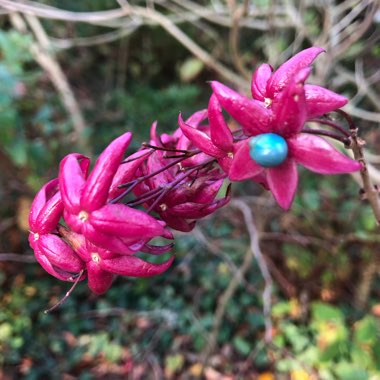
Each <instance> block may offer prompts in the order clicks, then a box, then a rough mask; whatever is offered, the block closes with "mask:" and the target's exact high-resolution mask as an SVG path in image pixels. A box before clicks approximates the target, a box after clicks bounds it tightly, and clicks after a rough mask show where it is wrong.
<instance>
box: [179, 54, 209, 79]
mask: <svg viewBox="0 0 380 380" xmlns="http://www.w3.org/2000/svg"><path fill="white" fill-rule="evenodd" d="M203 68H204V64H203V62H202V61H201V60H199V59H198V58H189V59H187V60H186V61H185V62H184V63H183V64H182V65H181V67H180V69H179V76H180V78H181V81H182V82H190V81H192V80H193V79H195V78H196V77H197V76H198V75H199V74H200V73H201V71H202V70H203Z"/></svg>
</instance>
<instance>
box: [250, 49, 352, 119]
mask: <svg viewBox="0 0 380 380" xmlns="http://www.w3.org/2000/svg"><path fill="white" fill-rule="evenodd" d="M324 51H325V50H324V49H322V48H319V47H311V48H308V49H305V50H302V51H301V52H299V53H298V54H296V55H295V56H294V57H292V58H290V59H289V60H288V61H286V62H285V63H283V64H282V65H281V66H280V67H279V68H278V69H277V70H276V71H275V72H273V69H272V67H271V66H270V65H268V64H262V65H261V66H259V68H258V69H257V70H256V71H255V72H254V74H253V76H252V84H251V90H252V97H253V99H255V100H258V101H261V102H264V104H265V105H266V106H267V107H270V105H271V104H272V102H275V101H276V97H277V95H278V94H279V93H280V92H281V91H282V90H283V89H284V88H285V87H286V86H287V85H288V84H289V83H290V81H291V80H292V78H293V76H294V75H295V74H296V73H297V72H299V71H300V70H301V69H303V68H307V67H308V66H310V65H311V64H312V63H313V61H314V60H315V58H316V57H317V56H318V55H319V54H321V53H322V52H324ZM272 72H273V73H272ZM304 89H305V103H306V112H307V118H308V119H310V118H313V117H316V116H321V115H323V114H325V113H328V112H331V111H333V110H335V109H337V108H340V107H343V106H344V105H345V104H346V103H347V101H348V100H347V98H345V97H344V96H341V95H338V94H336V93H334V92H332V91H330V90H327V89H325V88H323V87H320V86H315V85H311V84H306V85H305V86H304Z"/></svg>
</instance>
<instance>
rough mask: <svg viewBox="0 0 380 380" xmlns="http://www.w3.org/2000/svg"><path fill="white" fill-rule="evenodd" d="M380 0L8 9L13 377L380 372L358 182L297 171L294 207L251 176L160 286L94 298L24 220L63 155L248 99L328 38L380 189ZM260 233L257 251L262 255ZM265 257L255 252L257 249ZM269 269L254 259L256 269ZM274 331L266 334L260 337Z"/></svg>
mask: <svg viewBox="0 0 380 380" xmlns="http://www.w3.org/2000/svg"><path fill="white" fill-rule="evenodd" d="M378 7H379V2H378V1H377V0H362V1H354V0H344V1H338V0H321V1H317V2H315V1H309V0H281V1H271V0H252V1H239V0H211V1H189V0H146V1H136V0H131V1H128V2H127V1H126V0H118V1H116V0H82V1H74V0H65V1H62V0H61V1H58V0H46V1H27V0H26V1H18V0H13V1H9V0H0V23H1V29H0V200H1V202H0V284H1V287H0V378H1V379H21V378H22V379H65V380H69V379H81V380H85V379H133V380H138V379H198V378H204V379H208V380H214V379H215V380H216V379H222V380H234V379H259V380H272V379H280V380H281V379H292V380H306V379H326V380H330V379H331V380H333V379H343V380H366V379H369V380H375V379H380V328H379V318H380V299H379V296H380V278H379V274H380V256H379V254H380V250H379V248H380V235H379V228H378V226H377V225H376V221H375V218H374V217H373V215H372V213H371V209H370V208H369V206H368V205H367V204H366V202H365V201H362V200H361V199H360V197H359V190H360V183H359V182H358V178H355V177H353V176H350V175H342V176H331V177H323V176H320V175H316V174H313V173H310V172H308V171H306V170H305V171H304V170H300V186H299V189H298V193H297V197H296V200H295V203H294V205H293V207H292V210H291V211H289V212H283V211H281V210H280V209H279V207H278V206H276V205H275V203H274V201H273V200H272V198H271V196H270V194H268V193H267V192H264V191H263V190H262V189H261V188H260V187H258V186H256V185H254V184H253V183H250V182H247V183H241V184H234V186H233V198H234V201H233V202H231V204H230V205H228V206H226V207H224V209H222V210H219V211H218V212H217V213H215V214H214V215H213V216H211V217H209V218H207V219H206V220H203V221H201V222H199V223H198V225H197V227H196V228H195V230H194V231H193V232H192V233H189V234H177V235H176V240H175V242H176V245H175V249H174V251H175V253H176V260H175V263H174V265H173V266H172V268H171V269H169V270H168V271H167V272H166V273H165V274H163V275H161V276H158V277H156V278H148V279H128V278H119V279H117V280H116V281H115V283H114V285H113V287H112V288H111V289H110V290H109V291H108V292H107V294H105V295H103V296H100V297H97V296H95V295H94V294H91V292H90V291H89V290H88V288H87V286H86V283H85V282H83V283H79V285H78V286H77V288H76V289H75V291H74V292H73V293H72V294H71V296H70V297H69V298H68V300H67V301H66V302H65V303H64V304H63V305H62V306H61V307H60V308H59V309H57V310H56V311H54V312H53V313H51V314H44V313H43V311H44V310H45V309H46V308H48V307H50V306H52V305H54V304H55V303H56V302H57V301H58V300H59V299H60V298H61V297H62V296H63V295H64V294H65V293H66V292H67V290H68V289H69V287H70V284H68V283H62V282H59V281H58V280H56V279H54V278H52V277H50V276H49V275H48V274H47V273H45V272H44V271H43V270H42V268H41V267H40V266H39V265H38V264H36V263H35V261H34V258H33V255H32V251H31V249H30V248H29V245H28V242H27V236H28V221H27V220H28V213H29V207H30V204H31V201H32V199H33V197H34V194H35V193H36V192H37V191H38V189H39V188H40V187H41V186H42V185H43V184H44V183H45V182H46V181H47V180H49V179H51V178H54V177H56V175H57V167H58V164H59V161H60V159H61V158H62V157H63V156H64V155H65V154H67V153H69V152H75V151H80V152H82V153H85V154H88V155H92V156H93V157H95V156H96V155H97V154H99V152H100V151H101V150H102V149H103V148H104V147H105V146H106V145H107V143H108V142H109V141H110V140H111V139H113V138H115V137H116V136H118V135H120V134H121V133H123V132H125V131H127V130H130V131H132V132H133V134H134V140H133V143H132V145H131V147H130V148H129V150H130V152H132V151H133V150H134V149H136V148H138V147H139V145H140V144H141V142H143V141H147V140H148V138H149V128H150V125H151V123H152V122H153V121H155V120H157V121H158V125H159V131H160V132H161V133H163V132H168V131H173V130H174V129H175V128H176V127H177V126H176V120H177V116H178V113H179V111H181V112H182V113H183V114H184V115H185V116H189V115H190V114H191V113H193V112H195V111H197V110H199V109H202V108H205V107H206V106H207V102H208V98H209V96H210V94H211V90H210V87H209V84H208V81H209V80H215V79H216V80H219V81H221V82H223V83H225V84H227V85H230V86H232V87H234V88H235V89H238V90H240V91H242V92H248V90H249V86H250V76H251V73H252V71H253V70H254V68H256V67H257V66H258V65H259V64H260V63H263V62H268V63H270V64H271V65H272V66H273V67H275V68H276V67H278V65H279V64H281V63H282V62H284V61H285V60H286V59H288V58H289V57H291V56H292V55H293V54H295V53H297V52H298V51H300V50H302V49H304V48H307V47H310V46H313V45H317V46H322V47H324V48H325V49H326V50H327V53H326V54H324V55H321V56H319V57H318V58H317V61H316V63H315V65H314V72H313V75H312V77H311V82H312V83H315V84H319V85H323V86H326V87H328V88H329V89H331V90H334V91H337V92H339V93H341V94H344V95H345V96H347V97H349V98H350V103H349V104H348V105H347V106H346V107H345V108H344V109H345V110H346V111H347V112H348V113H350V114H351V115H352V116H353V117H354V120H355V122H356V125H357V126H358V128H359V133H360V136H361V137H362V138H364V139H365V141H366V142H367V146H366V154H367V156H366V158H367V161H368V163H369V167H370V173H371V176H372V178H373V180H374V182H375V183H380V166H379V164H380V155H379V154H380V153H379V152H380V132H379V129H378V127H379V121H380V96H379V88H380V85H379V83H380V71H379V67H380V44H379V41H380V34H379V23H380V13H379V10H378V9H379V8H378ZM257 240H259V246H258V245H257V244H256V243H257ZM251 249H253V252H252V250H251ZM257 259H258V260H257ZM271 328H273V339H272V340H271V341H268V339H267V338H268V332H270V329H271Z"/></svg>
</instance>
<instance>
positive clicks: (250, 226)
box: [231, 199, 273, 343]
mask: <svg viewBox="0 0 380 380" xmlns="http://www.w3.org/2000/svg"><path fill="white" fill-rule="evenodd" d="M231 205H232V206H235V207H236V208H238V209H239V210H240V211H241V212H242V213H243V216H244V221H245V224H246V227H247V231H248V234H249V238H250V248H251V252H252V255H253V256H254V257H255V259H256V261H257V264H258V266H259V269H260V272H261V275H262V277H263V279H264V283H265V285H264V291H263V295H262V299H263V314H264V320H265V341H266V342H267V343H270V342H271V341H272V336H273V324H272V319H271V308H272V300H271V297H272V287H273V280H272V277H271V275H270V272H269V269H268V265H267V263H266V261H265V259H264V255H263V254H262V252H261V249H260V244H259V233H258V231H257V228H256V226H255V223H254V220H253V216H252V211H251V209H250V207H249V206H248V205H247V204H246V203H245V202H243V201H242V200H239V199H235V200H233V201H231Z"/></svg>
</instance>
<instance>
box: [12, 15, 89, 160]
mask: <svg viewBox="0 0 380 380" xmlns="http://www.w3.org/2000/svg"><path fill="white" fill-rule="evenodd" d="M9 18H10V21H11V23H12V25H13V26H14V27H15V29H16V30H18V31H19V32H20V33H23V34H25V33H29V32H28V28H27V24H26V22H27V23H28V25H29V26H30V28H31V30H32V32H33V35H34V42H33V43H32V44H31V46H30V51H31V53H32V55H33V57H34V59H35V60H36V61H37V62H38V64H39V65H40V66H41V67H42V68H43V69H44V70H45V71H46V72H47V74H48V76H49V78H50V80H51V82H52V83H53V85H54V87H55V88H56V90H57V91H58V94H59V95H60V97H61V100H62V103H63V105H64V107H65V109H66V111H67V113H68V114H69V116H70V118H71V120H72V123H73V128H74V132H75V133H74V136H73V138H74V139H75V140H76V141H78V145H79V147H80V148H81V149H83V152H84V153H86V154H90V153H91V149H90V148H89V145H88V142H87V138H86V133H85V128H86V124H85V121H84V118H83V116H82V112H81V109H80V107H79V105H78V102H77V100H76V98H75V95H74V93H73V91H72V89H71V87H70V85H69V83H68V80H67V78H66V76H65V74H64V72H63V70H62V68H61V66H60V65H59V63H58V61H57V60H56V59H55V57H54V55H53V54H52V49H51V46H50V40H49V37H48V36H47V35H46V33H45V31H44V29H43V27H42V25H41V23H40V22H39V20H38V19H37V18H36V17H34V16H32V15H25V20H26V22H25V21H24V19H23V17H22V16H21V15H19V14H18V13H11V14H10V15H9Z"/></svg>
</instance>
